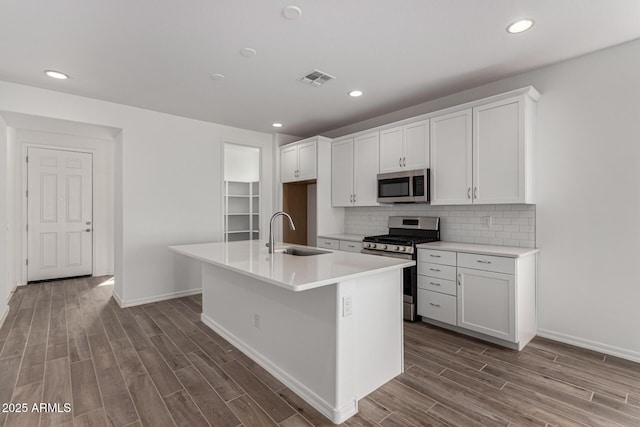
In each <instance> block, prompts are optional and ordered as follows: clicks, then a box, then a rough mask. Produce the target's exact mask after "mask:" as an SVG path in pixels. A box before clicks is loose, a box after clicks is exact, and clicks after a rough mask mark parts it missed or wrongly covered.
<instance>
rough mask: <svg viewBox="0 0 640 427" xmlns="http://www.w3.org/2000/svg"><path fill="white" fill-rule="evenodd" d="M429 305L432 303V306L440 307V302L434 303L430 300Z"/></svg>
mask: <svg viewBox="0 0 640 427" xmlns="http://www.w3.org/2000/svg"><path fill="white" fill-rule="evenodd" d="M429 305H432V306H434V307H440V304H434V303H432V302H430V303H429Z"/></svg>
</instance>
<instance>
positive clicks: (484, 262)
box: [478, 259, 491, 264]
mask: <svg viewBox="0 0 640 427" xmlns="http://www.w3.org/2000/svg"><path fill="white" fill-rule="evenodd" d="M478 262H479V263H481V264H491V261H483V260H481V259H479V260H478Z"/></svg>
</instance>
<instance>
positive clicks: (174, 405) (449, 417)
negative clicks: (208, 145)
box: [0, 277, 640, 427]
mask: <svg viewBox="0 0 640 427" xmlns="http://www.w3.org/2000/svg"><path fill="white" fill-rule="evenodd" d="M109 279H110V278H109V277H92V278H81V279H71V280H62V281H57V282H47V283H41V284H33V285H29V286H26V287H21V288H19V290H18V291H17V292H16V293H15V294H14V295H13V297H12V299H11V303H10V312H9V315H8V317H7V319H6V321H5V323H4V324H3V326H2V327H1V328H0V404H2V403H8V402H13V403H23V402H24V403H28V404H29V406H30V405H31V404H32V403H34V402H36V403H40V402H45V403H59V404H60V405H63V404H64V403H69V404H71V406H72V411H71V412H69V413H64V412H59V413H58V412H53V413H52V412H41V413H39V412H32V411H28V412H27V413H15V412H11V413H6V412H5V413H2V412H0V427H2V426H5V427H14V426H28V427H32V426H131V427H134V426H136V427H140V426H150V427H156V426H208V425H211V426H214V427H218V426H239V425H243V426H246V427H251V426H278V425H279V426H283V427H294V426H295V427H298V426H329V425H332V424H331V423H330V422H329V421H328V420H327V419H326V418H324V417H323V416H322V415H320V414H319V413H318V412H317V411H316V410H314V409H313V408H311V407H310V406H309V405H308V404H306V403H305V402H304V401H302V400H301V399H300V398H299V397H297V396H296V395H295V394H294V393H293V392H292V391H291V390H289V389H288V388H286V387H285V386H284V385H283V384H282V383H280V381H278V380H277V379H276V378H274V377H272V376H271V375H270V374H268V373H267V372H266V371H265V370H264V369H262V368H261V367H260V366H258V365H257V364H256V363H254V362H253V361H252V360H251V359H249V358H248V357H246V356H245V355H243V354H242V353H240V352H239V351H238V350H237V349H235V348H234V347H233V346H232V345H231V344H229V343H228V342H227V341H225V340H224V339H222V338H221V337H220V336H218V335H217V334H215V333H214V332H213V331H211V330H209V329H208V328H207V327H206V326H205V325H203V324H202V323H201V322H200V320H199V318H200V315H199V314H200V311H201V298H200V297H199V296H192V297H186V298H179V299H175V300H170V301H164V302H160V303H154V304H147V305H144V306H138V307H133V308H129V309H121V308H119V307H118V305H117V304H116V303H115V302H114V300H113V299H112V298H111V292H112V288H113V286H112V284H111V283H110V281H109ZM309 369H314V367H313V366H310V367H309ZM345 425H347V426H384V427H392V426H464V427H468V426H471V427H473V426H515V425H525V426H541V427H544V426H551V425H553V426H587V425H588V426H640V365H639V364H637V363H633V362H629V361H626V360H622V359H618V358H615V357H611V356H605V355H603V354H601V353H596V352H593V351H589V350H584V349H580V348H576V347H572V346H569V345H565V344H561V343H557V342H553V341H550V340H547V339H542V338H536V339H535V340H533V341H532V342H531V343H530V344H529V345H528V346H527V347H526V348H525V349H524V350H523V351H522V352H516V351H512V350H507V349H503V348H500V347H496V346H493V345H490V344H487V343H484V342H481V341H478V340H475V339H471V338H467V337H465V336H462V335H458V334H454V333H451V332H448V331H445V330H442V329H438V328H436V327H432V326H429V325H426V324H424V323H417V324H409V323H405V373H404V374H402V375H400V376H398V377H396V378H395V379H394V380H392V381H390V382H389V383H387V384H385V385H384V386H383V387H381V388H379V389H378V390H376V391H375V392H373V393H371V394H370V395H369V396H367V397H366V398H364V399H362V400H361V401H360V403H359V413H358V414H357V415H356V416H354V417H352V418H351V419H349V420H348V421H347V422H346V423H345Z"/></svg>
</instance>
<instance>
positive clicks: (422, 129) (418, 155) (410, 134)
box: [402, 120, 429, 170]
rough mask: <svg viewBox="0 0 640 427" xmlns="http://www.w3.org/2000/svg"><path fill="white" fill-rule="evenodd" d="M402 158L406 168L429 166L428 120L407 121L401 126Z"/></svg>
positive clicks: (424, 167)
mask: <svg viewBox="0 0 640 427" xmlns="http://www.w3.org/2000/svg"><path fill="white" fill-rule="evenodd" d="M402 137H403V141H404V144H403V148H404V149H403V152H404V154H403V158H402V164H403V165H404V168H405V169H407V170H412V169H426V168H428V167H429V120H421V121H419V122H415V123H409V124H408V125H404V126H403V127H402Z"/></svg>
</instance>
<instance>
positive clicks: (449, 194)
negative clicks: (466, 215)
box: [431, 108, 473, 205]
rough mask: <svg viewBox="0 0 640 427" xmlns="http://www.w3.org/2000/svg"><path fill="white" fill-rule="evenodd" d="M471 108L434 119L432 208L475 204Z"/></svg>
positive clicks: (432, 133)
mask: <svg viewBox="0 0 640 427" xmlns="http://www.w3.org/2000/svg"><path fill="white" fill-rule="evenodd" d="M471 139H472V134H471V108H468V109H466V110H462V111H457V112H455V113H450V114H445V115H443V116H438V117H433V118H432V119H431V204H432V205H465V204H471V202H472V199H471V197H472V195H471V190H472V188H471V187H472V185H473V184H472V174H471V165H472V163H471V161H472V143H471Z"/></svg>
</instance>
